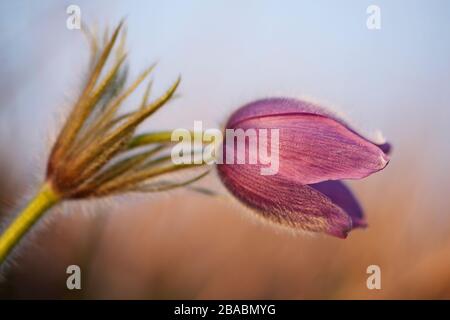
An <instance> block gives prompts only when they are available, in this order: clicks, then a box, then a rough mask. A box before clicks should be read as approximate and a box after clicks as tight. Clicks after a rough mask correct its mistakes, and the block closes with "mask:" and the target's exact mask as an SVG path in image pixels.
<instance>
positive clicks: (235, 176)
mask: <svg viewBox="0 0 450 320" xmlns="http://www.w3.org/2000/svg"><path fill="white" fill-rule="evenodd" d="M226 129H233V130H238V129H242V130H243V131H244V132H248V131H249V130H253V131H254V132H256V133H257V134H256V137H257V139H259V142H258V147H259V148H261V144H260V142H261V135H260V133H261V132H263V133H265V132H272V130H277V131H278V139H279V141H278V149H277V150H276V153H277V154H276V158H277V160H278V168H277V169H278V170H277V172H276V173H275V174H269V175H264V174H261V172H262V171H261V169H262V168H264V167H267V162H263V161H260V160H261V159H258V161H256V163H254V162H253V163H250V162H249V161H246V162H245V163H244V164H238V163H236V162H233V161H226V162H225V161H224V163H223V164H218V165H217V169H218V173H219V176H220V178H221V179H222V181H223V183H224V185H225V186H226V187H227V188H228V190H229V191H230V192H231V193H232V194H233V195H234V196H235V197H236V198H237V199H239V200H240V201H241V202H242V203H244V204H245V205H247V206H248V207H250V208H252V209H255V211H256V212H258V213H259V214H261V215H262V216H264V217H266V218H268V219H269V220H271V221H274V222H276V223H280V224H283V225H289V226H292V227H294V228H300V229H303V230H307V231H313V232H324V233H327V234H330V235H333V236H337V237H340V238H345V237H346V236H347V234H348V232H349V231H350V230H352V229H353V228H356V227H365V226H366V222H365V219H364V216H363V212H362V209H361V207H360V205H359V203H358V201H357V200H356V198H355V197H354V196H353V195H352V193H351V191H350V190H349V189H348V188H347V187H346V186H345V185H344V183H342V182H341V181H338V180H342V179H361V178H364V177H367V176H368V175H370V174H372V173H374V172H377V171H379V170H381V169H383V168H384V167H386V165H387V164H388V162H389V157H388V156H387V152H389V149H390V145H389V144H381V145H379V144H376V143H374V142H372V141H370V140H368V139H367V138H365V137H363V136H361V135H360V134H358V133H357V132H356V131H354V130H353V129H352V128H350V127H349V126H348V125H347V124H346V123H345V122H344V121H343V120H341V119H339V118H338V117H336V116H335V115H334V114H332V113H331V112H329V111H327V110H325V109H323V108H321V107H318V106H316V105H313V104H311V103H308V102H304V101H301V100H296V99H285V98H271V99H263V100H259V101H255V102H252V103H249V104H247V105H245V106H243V107H242V108H240V109H239V110H237V111H236V112H235V113H234V114H233V115H232V116H231V117H230V119H229V120H228V123H227V125H226ZM242 130H241V131H242ZM249 137H250V136H249V135H248V136H246V139H245V143H244V147H243V149H244V150H245V159H246V160H248V159H250V158H251V156H252V155H251V152H252V150H251V148H250V147H249V145H250V142H249V140H250V138H249ZM231 140H233V141H231ZM268 141H270V139H268ZM269 144H270V142H269ZM263 148H266V146H265V145H264V146H263ZM230 149H233V151H234V152H233V154H234V157H236V153H238V152H239V151H238V149H239V146H238V141H237V139H235V137H232V136H231V138H230V137H228V138H227V136H226V137H225V140H224V144H223V153H224V154H227V152H229V151H230ZM265 151H267V152H268V153H269V154H270V151H272V152H274V151H273V149H271V148H270V145H269V147H268V150H265ZM253 156H254V158H255V157H256V158H258V155H253ZM228 160H229V159H228ZM231 160H235V158H232V159H231Z"/></svg>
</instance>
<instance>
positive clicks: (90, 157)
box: [47, 22, 205, 199]
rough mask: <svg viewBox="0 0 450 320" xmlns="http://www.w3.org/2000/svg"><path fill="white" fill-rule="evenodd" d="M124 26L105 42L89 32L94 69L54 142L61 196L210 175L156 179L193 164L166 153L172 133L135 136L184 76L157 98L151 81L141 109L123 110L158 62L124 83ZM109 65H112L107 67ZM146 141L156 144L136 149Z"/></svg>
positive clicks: (51, 175)
mask: <svg viewBox="0 0 450 320" xmlns="http://www.w3.org/2000/svg"><path fill="white" fill-rule="evenodd" d="M122 29H123V22H121V23H120V24H119V25H118V26H117V27H116V28H115V30H114V32H113V33H112V35H107V34H106V35H105V36H104V40H103V44H99V41H98V40H97V39H96V38H95V36H93V35H92V34H90V33H89V32H86V33H87V34H88V37H89V39H90V42H91V50H92V58H91V59H92V61H91V70H90V73H89V76H88V79H87V82H86V84H85V86H84V88H83V90H82V92H81V94H80V96H79V98H78V100H77V102H76V103H75V105H74V107H73V109H72V111H71V112H70V115H69V116H68V118H67V120H66V122H65V124H64V126H63V128H62V130H61V132H60V133H59V136H58V138H57V140H56V142H55V144H54V145H53V148H52V151H51V154H50V157H49V160H48V166H47V182H48V183H49V185H50V186H51V188H52V189H53V191H54V192H55V193H57V194H58V195H59V196H60V197H61V198H65V199H68V198H72V199H75V198H87V197H100V196H106V195H110V194H115V193H122V192H129V191H145V192H150V191H160V190H167V189H170V188H175V187H179V186H183V185H186V184H188V183H191V182H193V181H195V180H198V179H199V178H201V177H203V176H204V175H205V174H202V175H200V176H198V177H196V178H194V179H191V180H188V181H185V182H182V183H175V182H173V183H171V182H167V181H165V182H161V181H158V182H153V183H152V182H151V181H154V180H152V178H156V177H159V176H161V175H163V174H167V173H170V172H174V171H177V170H181V169H186V168H190V167H193V166H194V165H175V164H173V163H172V161H171V158H170V156H167V155H164V153H163V151H164V150H165V149H166V146H167V142H170V140H168V141H167V132H165V133H164V134H163V135H161V136H160V137H163V138H162V139H158V135H153V136H152V135H150V139H142V137H143V136H142V135H139V136H135V131H136V128H137V127H138V126H139V125H140V124H141V123H142V122H143V121H144V120H145V119H147V118H148V117H149V116H150V115H152V114H153V113H154V112H155V111H157V110H158V109H159V108H161V107H162V106H164V105H165V104H166V103H167V102H168V101H169V100H170V99H171V98H172V97H173V95H174V93H175V90H176V89H177V87H178V85H179V83H180V78H178V79H177V80H176V81H175V83H174V84H173V85H172V86H171V87H170V88H169V89H168V90H167V91H166V92H165V93H164V94H163V95H162V96H160V97H159V98H157V99H156V100H154V101H149V96H150V87H151V82H150V81H149V84H148V86H147V89H146V91H145V93H144V95H143V98H142V102H141V104H140V106H139V108H137V109H136V110H135V111H133V112H129V113H125V114H119V109H120V107H121V105H122V104H123V102H124V100H125V99H126V98H127V97H129V96H130V95H131V94H132V93H133V92H134V91H135V90H136V89H137V88H138V87H139V85H140V84H141V83H142V82H144V80H145V79H146V78H147V76H148V75H149V74H150V73H151V71H152V70H153V68H154V65H152V66H150V67H149V68H147V69H146V70H144V71H143V72H142V73H141V74H140V75H139V76H138V77H137V79H135V80H134V81H133V82H132V83H131V84H130V85H129V86H125V83H126V66H125V61H126V57H127V53H126V51H125V37H126V36H125V33H124V32H123V31H122ZM119 38H120V40H118V39H119ZM113 53H114V54H113ZM112 59H113V60H112ZM107 64H110V65H111V67H110V68H109V69H108V70H106V69H107V68H106V65H107ZM152 137H153V138H152ZM143 144H144V145H145V146H147V147H151V146H149V144H153V147H152V148H151V149H148V148H139V149H137V147H141V146H142V145H143ZM142 149H144V150H142ZM197 166H198V165H197Z"/></svg>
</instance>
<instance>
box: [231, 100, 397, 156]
mask: <svg viewBox="0 0 450 320" xmlns="http://www.w3.org/2000/svg"><path fill="white" fill-rule="evenodd" d="M296 113H308V114H315V115H319V116H324V117H326V118H330V119H333V120H335V121H337V122H339V123H340V124H342V125H343V126H344V127H346V128H347V129H349V130H350V131H353V132H354V133H356V134H358V135H359V136H360V137H361V138H363V139H365V140H367V141H368V142H371V143H373V144H375V145H377V146H378V147H379V148H380V149H381V150H382V151H383V152H384V153H385V154H389V152H390V149H391V145H390V144H389V143H386V142H385V143H380V144H379V143H375V142H374V141H372V140H370V139H368V138H365V137H363V136H362V135H361V134H359V133H358V132H356V131H355V130H354V129H353V128H352V127H351V126H350V125H349V124H348V123H347V122H346V121H345V120H344V119H342V118H341V117H339V116H338V115H337V114H336V113H334V112H332V111H330V110H328V109H325V108H323V107H321V106H319V105H317V104H314V103H311V102H307V101H303V100H298V99H293V98H280V97H274V98H267V99H261V100H257V101H254V102H251V103H248V104H246V105H244V106H243V107H241V108H239V109H238V110H237V111H236V112H234V113H233V114H232V115H231V117H230V119H229V120H228V125H227V128H228V126H230V127H233V126H235V125H237V124H238V123H239V122H242V121H245V120H247V119H252V118H258V117H265V116H268V115H272V116H275V115H286V114H296Z"/></svg>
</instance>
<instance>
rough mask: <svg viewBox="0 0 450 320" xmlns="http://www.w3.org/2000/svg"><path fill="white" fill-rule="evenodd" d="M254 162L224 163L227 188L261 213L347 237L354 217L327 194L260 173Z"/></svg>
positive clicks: (221, 170) (220, 168) (221, 172)
mask: <svg viewBox="0 0 450 320" xmlns="http://www.w3.org/2000/svg"><path fill="white" fill-rule="evenodd" d="M252 167H253V166H252V165H237V164H222V165H218V166H217V169H218V173H219V175H220V177H221V179H222V182H223V183H224V184H225V186H226V187H227V188H228V190H229V191H230V192H231V193H232V194H233V195H234V196H235V197H236V198H237V199H239V200H240V201H241V202H242V203H243V204H245V205H246V206H248V207H250V208H252V209H254V210H255V211H256V212H257V213H258V214H260V215H262V216H263V217H265V218H267V219H268V220H270V221H273V222H275V223H278V224H281V225H287V226H291V227H294V228H299V229H303V230H306V231H313V232H324V233H327V234H330V235H333V236H336V237H339V238H346V237H347V234H348V232H349V231H350V230H351V229H352V220H351V218H350V216H349V215H347V214H346V213H345V212H344V210H342V209H341V208H340V207H339V206H337V205H335V204H334V203H333V202H332V201H331V200H330V199H329V198H328V197H326V196H324V195H323V194H322V193H320V192H319V191H317V190H315V189H314V188H311V187H309V186H306V185H301V184H298V183H295V182H292V181H289V180H286V179H283V178H281V177H280V176H277V175H273V176H260V175H256V176H255V174H254V173H255V172H254V170H249V169H251V168H252Z"/></svg>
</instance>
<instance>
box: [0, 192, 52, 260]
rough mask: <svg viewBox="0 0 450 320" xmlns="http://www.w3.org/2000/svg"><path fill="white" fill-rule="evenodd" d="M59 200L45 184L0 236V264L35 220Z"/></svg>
mask: <svg viewBox="0 0 450 320" xmlns="http://www.w3.org/2000/svg"><path fill="white" fill-rule="evenodd" d="M59 200H60V198H59V196H58V195H57V194H56V193H55V192H54V191H53V189H52V188H51V186H50V185H49V184H48V183H45V184H44V185H43V186H42V187H41V189H40V190H39V192H38V193H37V194H36V196H35V197H34V198H33V199H32V200H31V201H30V202H29V203H28V205H27V206H26V207H25V209H23V211H22V212H21V213H20V214H19V215H18V216H17V217H16V218H15V219H14V221H13V222H12V223H11V224H10V225H9V226H8V227H7V228H6V230H5V231H4V232H3V234H2V235H0V264H2V263H3V262H4V261H5V259H6V258H7V256H8V254H9V253H10V252H11V250H12V249H13V248H14V247H15V246H16V245H17V244H18V243H19V241H20V239H22V237H23V236H24V235H25V233H26V232H27V231H28V230H29V229H30V228H31V227H32V226H33V225H34V224H35V223H36V221H37V220H39V218H40V217H41V216H42V215H43V214H44V213H45V212H46V211H47V210H48V209H50V208H51V207H52V206H53V205H55V204H56V203H57V202H58V201H59Z"/></svg>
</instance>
